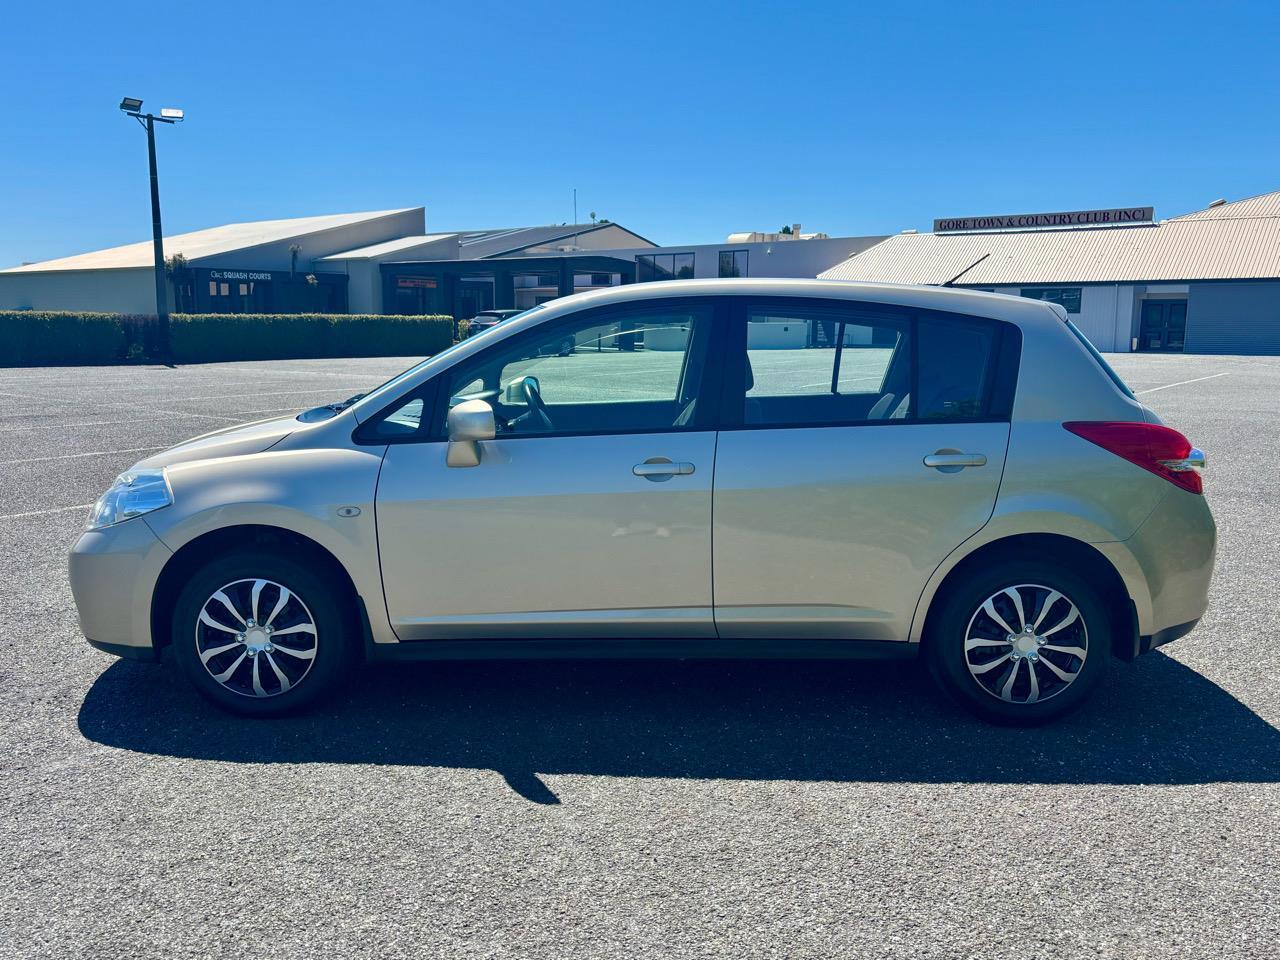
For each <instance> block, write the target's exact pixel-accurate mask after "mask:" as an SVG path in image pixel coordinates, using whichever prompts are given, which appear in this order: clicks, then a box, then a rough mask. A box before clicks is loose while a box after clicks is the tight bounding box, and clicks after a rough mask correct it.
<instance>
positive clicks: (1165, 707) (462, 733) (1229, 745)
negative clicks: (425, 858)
mask: <svg viewBox="0 0 1280 960" xmlns="http://www.w3.org/2000/svg"><path fill="white" fill-rule="evenodd" d="M1111 667H1112V669H1111V671H1110V676H1109V677H1108V678H1107V681H1106V683H1105V684H1104V686H1103V689H1102V690H1101V691H1100V692H1099V694H1098V696H1096V697H1095V698H1094V699H1093V701H1092V702H1091V703H1090V704H1088V705H1087V706H1086V707H1085V709H1084V710H1082V711H1080V712H1078V713H1076V714H1074V715H1072V716H1071V717H1069V718H1067V719H1065V720H1062V721H1059V722H1058V723H1056V724H1052V725H1050V726H1047V727H1041V728H1039V729H1032V730H1022V729H1013V728H1003V727H993V726H989V725H986V724H984V723H981V722H980V721H977V720H975V719H972V718H971V717H970V716H969V715H968V714H965V713H963V712H961V711H960V710H959V709H958V708H955V707H953V706H951V705H950V704H949V703H947V702H945V701H943V700H942V699H941V698H940V697H939V695H938V694H937V693H936V692H935V691H934V689H933V688H932V687H931V686H930V684H929V683H928V681H927V680H926V679H925V678H924V677H923V676H922V671H921V670H920V669H919V668H918V666H917V665H916V664H914V663H867V662H845V661H837V662H831V661H776V660H775V661H714V662H713V661H628V660H607V661H486V662H443V663H414V664H400V665H395V666H390V665H388V666H378V667H370V668H365V669H362V670H361V671H360V673H359V675H358V676H356V677H354V678H353V682H352V683H351V684H350V685H349V686H348V688H347V689H346V690H345V692H344V693H343V694H342V695H341V696H339V697H338V698H337V699H335V700H332V701H329V702H328V703H327V704H325V705H324V706H323V707H321V708H319V709H317V710H313V711H312V712H310V713H306V714H303V715H301V716H296V717H289V718H284V719H278V720H250V719H243V718H239V717H234V716H230V715H228V714H225V713H222V712H221V711H219V710H217V709H216V708H214V707H212V706H210V705H209V704H207V703H205V702H204V701H202V700H200V699H199V698H198V697H197V696H196V695H195V694H194V693H193V692H192V691H191V690H190V689H189V688H188V687H186V686H185V685H184V684H183V683H182V682H181V681H180V680H179V679H178V678H177V677H176V676H175V674H176V671H175V670H172V669H169V668H165V667H160V666H156V665H148V664H139V663H133V662H129V661H119V662H117V663H115V664H113V665H112V666H111V667H109V668H108V669H107V670H106V671H105V672H104V673H103V674H102V675H101V676H100V677H99V678H98V679H97V681H96V682H95V683H94V685H93V687H92V688H91V689H90V691H89V693H88V695H87V696H86V697H85V700H84V703H83V705H82V706H81V709H80V715H79V726H80V730H81V732H82V733H83V734H84V736H86V737H87V738H89V739H90V740H92V741H95V742H97V743H101V744H105V745H107V746H112V747H118V748H122V749H126V750H133V751H138V752H141V753H148V754H155V755H159V756H172V757H185V758H195V759H209V760H221V761H230V762H244V763H273V762H278V763H294V764H297V763H359V764H391V765H415V766H437V767H461V768H472V769H490V770H495V771H497V772H499V773H500V774H501V775H502V776H503V777H504V778H505V779H506V781H507V783H508V784H510V786H511V787H512V789H514V790H516V791H517V792H518V793H520V794H521V795H522V796H524V797H525V798H527V799H528V800H531V801H534V802H537V803H557V802H558V800H557V798H556V796H555V795H554V794H553V793H552V792H551V790H550V789H549V788H548V787H547V786H546V785H545V784H544V783H543V782H542V781H541V780H540V779H539V777H538V774H539V773H544V774H590V775H606V776H622V777H628V776H634V777H682V778H699V779H708V778H725V779H746V780H822V781H850V782H852V781H880V782H925V783H951V782H958V783H1046V784H1049V783H1052V784H1067V783H1080V784H1099V783H1101V784H1189V783H1206V782H1222V781H1235V782H1268V783H1269V782H1276V781H1280V731H1277V730H1276V728H1274V727H1272V726H1271V725H1270V724H1269V723H1267V722H1266V721H1264V720H1263V719H1262V718H1261V717H1259V716H1258V715H1257V714H1255V713H1253V712H1252V711H1251V710H1249V709H1248V708H1247V707H1246V706H1245V705H1244V704H1242V703H1240V701H1238V700H1236V699H1235V698H1234V697H1232V696H1231V695H1230V694H1228V693H1227V692H1226V691H1225V690H1223V689H1222V688H1221V687H1219V686H1217V685H1216V684H1214V683H1212V682H1211V681H1209V680H1207V679H1205V678H1204V677H1203V676H1201V675H1200V674H1198V673H1196V672H1195V671H1193V670H1191V669H1189V668H1187V667H1185V666H1183V665H1182V664H1180V663H1179V662H1177V661H1176V660H1173V659H1170V658H1169V657H1167V656H1165V655H1163V654H1161V653H1158V652H1157V653H1153V654H1150V655H1148V656H1145V657H1143V658H1141V659H1140V660H1139V661H1138V662H1136V663H1133V664H1124V663H1119V662H1113V663H1112V665H1111Z"/></svg>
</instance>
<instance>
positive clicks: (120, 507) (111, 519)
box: [85, 467, 173, 530]
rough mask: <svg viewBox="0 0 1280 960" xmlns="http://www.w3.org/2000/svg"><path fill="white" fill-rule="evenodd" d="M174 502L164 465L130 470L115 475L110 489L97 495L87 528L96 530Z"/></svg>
mask: <svg viewBox="0 0 1280 960" xmlns="http://www.w3.org/2000/svg"><path fill="white" fill-rule="evenodd" d="M171 503H173V491H172V490H170V489H169V480H168V478H167V477H165V475H164V469H163V468H154V467H148V468H145V469H139V470H130V471H128V472H127V473H122V474H120V476H118V477H116V482H115V483H113V484H112V485H111V489H110V490H108V491H107V492H106V493H104V494H103V495H102V496H100V497H99V498H98V502H97V503H95V504H94V505H93V511H92V512H91V513H90V514H89V522H88V523H86V524H85V529H87V530H99V529H101V528H102V527H109V526H111V524H113V523H119V522H120V521H122V520H128V519H130V518H131V517H140V516H142V515H143V514H144V513H150V512H151V511H152V510H159V509H160V508H161V507H167V506H169V504H171Z"/></svg>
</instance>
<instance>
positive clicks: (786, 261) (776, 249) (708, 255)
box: [592, 237, 884, 279]
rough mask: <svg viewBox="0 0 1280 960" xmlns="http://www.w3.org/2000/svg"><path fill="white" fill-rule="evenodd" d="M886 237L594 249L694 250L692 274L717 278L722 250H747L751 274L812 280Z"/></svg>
mask: <svg viewBox="0 0 1280 960" xmlns="http://www.w3.org/2000/svg"><path fill="white" fill-rule="evenodd" d="M883 239H884V237H833V238H831V239H829V240H783V241H779V242H777V243H708V244H696V245H692V246H684V247H676V246H672V247H624V248H617V249H603V250H594V251H592V252H593V253H597V254H599V255H601V256H607V257H619V258H621V259H626V260H634V259H635V258H636V256H637V255H639V254H662V253H692V254H693V275H694V277H695V278H697V279H704V278H705V279H714V278H715V277H718V276H719V275H720V251H721V250H746V251H747V252H748V253H747V273H746V275H747V276H748V277H797V278H807V279H813V278H814V277H816V276H817V275H818V274H820V273H821V272H822V271H823V270H829V269H830V268H831V267H834V266H835V265H836V264H837V263H843V262H844V261H845V260H848V259H849V258H850V257H851V256H853V255H854V254H855V253H861V252H862V251H863V250H866V249H867V248H868V247H871V246H874V245H875V244H877V243H879V242H880V241H881V240H883Z"/></svg>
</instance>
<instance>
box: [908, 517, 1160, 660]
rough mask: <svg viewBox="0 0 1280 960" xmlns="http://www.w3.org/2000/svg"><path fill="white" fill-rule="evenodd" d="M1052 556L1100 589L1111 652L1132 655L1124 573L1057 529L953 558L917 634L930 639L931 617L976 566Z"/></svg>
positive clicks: (1134, 635)
mask: <svg viewBox="0 0 1280 960" xmlns="http://www.w3.org/2000/svg"><path fill="white" fill-rule="evenodd" d="M1046 556H1048V557H1052V558H1053V559H1054V560H1055V561H1056V562H1061V563H1063V564H1064V565H1065V566H1068V567H1069V568H1070V569H1071V570H1072V572H1074V573H1076V574H1078V575H1080V576H1083V577H1085V578H1086V579H1087V580H1088V581H1089V582H1090V583H1092V584H1093V585H1094V586H1095V587H1096V588H1097V589H1098V590H1099V592H1100V593H1101V594H1102V597H1103V601H1104V603H1105V604H1106V606H1107V610H1108V611H1109V612H1110V614H1111V623H1110V626H1111V630H1112V638H1113V641H1112V653H1114V654H1115V655H1116V656H1118V657H1120V658H1121V659H1124V660H1132V659H1133V658H1134V657H1135V656H1136V655H1137V651H1138V643H1139V636H1138V615H1137V609H1136V607H1135V606H1134V602H1133V598H1132V597H1131V596H1130V595H1129V590H1128V588H1127V587H1126V586H1125V581H1124V578H1123V577H1122V576H1121V575H1120V572H1119V571H1118V570H1117V569H1116V568H1115V566H1114V565H1113V564H1112V563H1111V561H1110V560H1109V559H1107V557H1106V556H1104V555H1103V554H1102V552H1101V551H1099V550H1098V549H1097V548H1096V547H1094V546H1092V545H1091V544H1088V543H1085V542H1084V541H1083V540H1076V539H1075V538H1073V537H1068V536H1063V535H1062V534H1056V533H1022V534H1013V535H1011V536H1006V537H1001V538H1000V539H998V540H992V541H990V542H988V543H984V544H982V545H981V546H979V547H977V548H976V549H974V550H972V551H971V552H969V553H968V554H965V555H964V556H963V557H962V558H961V559H959V560H958V561H957V562H955V563H954V564H953V565H952V566H951V567H950V568H949V569H948V570H946V572H945V574H944V575H943V576H942V578H941V580H940V581H939V582H938V583H937V584H936V586H935V587H934V589H933V592H932V594H931V595H930V596H929V597H928V605H927V608H926V609H925V612H924V616H923V617H920V619H919V623H920V626H919V632H918V634H917V635H916V636H913V637H912V639H913V640H917V641H919V642H921V643H927V642H928V638H929V636H930V626H931V622H930V618H931V617H934V616H936V615H937V611H938V609H939V608H940V607H941V606H942V602H943V600H944V599H945V598H946V596H947V593H948V591H949V590H950V589H951V587H952V586H953V585H954V584H955V583H956V582H958V581H959V580H960V579H961V578H962V577H964V576H965V575H967V574H968V573H969V572H971V571H972V570H973V569H974V568H976V567H982V566H989V565H991V564H993V563H998V562H1003V561H1007V560H1016V559H1019V558H1023V557H1027V558H1035V559H1043V558H1044V557H1046Z"/></svg>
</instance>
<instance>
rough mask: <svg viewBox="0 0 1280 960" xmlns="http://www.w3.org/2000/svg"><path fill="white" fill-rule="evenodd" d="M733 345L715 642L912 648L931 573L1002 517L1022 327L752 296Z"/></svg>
mask: <svg viewBox="0 0 1280 960" xmlns="http://www.w3.org/2000/svg"><path fill="white" fill-rule="evenodd" d="M729 340H730V343H731V346H730V348H729V349H730V351H731V352H730V354H729V356H728V357H727V358H726V364H725V375H724V376H725V394H724V399H723V401H722V431H721V434H720V438H719V443H718V446H717V453H716V478H715V491H714V521H713V537H714V547H715V549H714V560H713V568H714V586H715V616H716V627H717V630H718V632H719V635H720V636H721V637H725V638H734V637H738V638H745V637H794V638H846V639H867V640H903V639H905V638H906V637H907V636H908V632H909V627H910V621H911V616H912V613H913V611H914V609H915V605H916V602H917V600H918V599H919V596H920V593H921V591H922V589H923V587H924V583H925V581H926V579H927V578H928V576H929V575H930V573H932V571H933V570H934V569H935V568H936V567H937V565H938V563H939V562H941V560H942V559H943V558H944V557H945V556H946V555H947V554H948V553H949V552H950V551H951V550H952V549H954V548H955V547H956V546H957V545H958V544H959V543H961V542H962V541H963V540H964V539H966V538H967V537H969V536H970V535H971V534H973V533H974V532H975V531H977V530H978V529H979V528H981V527H982V526H983V524H985V523H986V521H987V519H988V518H989V517H990V516H991V513H992V510H993V508H994V506H995V499H996V493H997V490H998V487H999V484H1000V475H1001V471H1002V468H1003V465H1004V457H1005V451H1006V448H1007V446H1008V439H1009V410H1010V409H1011V407H1012V386H1013V384H1014V383H1015V382H1016V362H1017V359H1016V358H1017V349H1018V347H1019V345H1020V335H1019V331H1018V330H1017V329H1016V328H1015V327H1012V326H1010V325H1008V324H1003V323H998V322H995V321H991V320H983V319H975V318H966V317H959V316H951V315H945V314H938V313H933V312H919V311H916V312H912V311H906V310H900V309H893V308H884V307H879V306H872V305H859V304H855V303H850V302H843V301H807V302H806V301H798V300H769V299H744V300H742V301H740V303H739V306H738V307H737V309H736V311H735V314H734V316H733V317H732V319H731V322H730V325H729ZM1011 365H1012V370H1011V369H1010V367H1011Z"/></svg>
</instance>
